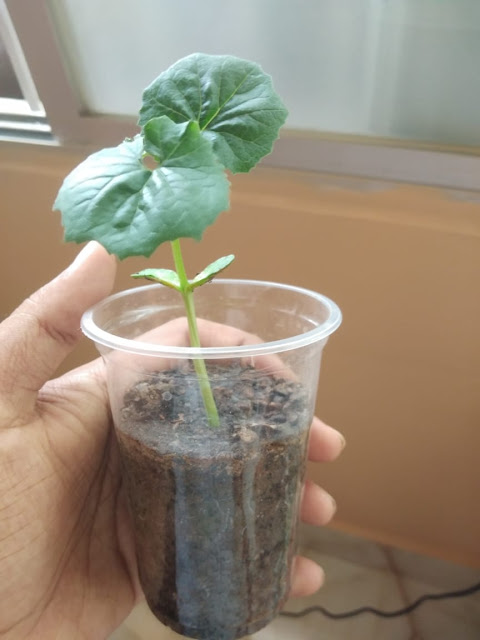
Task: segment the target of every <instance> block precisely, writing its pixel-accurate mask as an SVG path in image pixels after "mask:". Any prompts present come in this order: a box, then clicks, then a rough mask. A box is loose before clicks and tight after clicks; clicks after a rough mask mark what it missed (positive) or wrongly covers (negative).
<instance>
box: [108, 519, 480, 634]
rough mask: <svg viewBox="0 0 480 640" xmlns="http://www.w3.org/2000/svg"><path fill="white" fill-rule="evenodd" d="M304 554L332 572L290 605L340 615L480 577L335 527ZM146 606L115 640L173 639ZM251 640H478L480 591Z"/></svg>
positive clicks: (302, 623) (282, 628) (295, 621)
mask: <svg viewBox="0 0 480 640" xmlns="http://www.w3.org/2000/svg"><path fill="white" fill-rule="evenodd" d="M303 539H304V553H305V554H306V555H308V556H310V557H312V558H314V559H315V560H317V561H318V562H319V564H321V565H322V567H323V568H324V570H325V573H326V577H327V578H326V582H325V585H324V586H323V588H322V589H321V590H320V591H319V592H318V593H317V594H315V595H314V596H311V597H310V598H302V599H298V600H293V601H290V602H289V604H288V606H287V608H286V610H287V611H293V612H294V611H300V610H302V609H305V608H306V607H310V606H313V605H320V606H322V607H325V608H326V609H327V610H328V611H331V612H334V613H339V612H345V611H350V610H353V609H356V608H358V607H363V606H372V607H375V608H378V609H381V610H384V611H394V610H398V609H401V608H403V607H405V606H406V605H407V604H409V603H410V602H413V601H414V600H416V599H417V598H418V597H420V596H422V595H424V594H427V593H428V594H430V593H440V592H445V591H452V590H457V589H463V588H465V587H468V586H470V585H472V584H474V583H478V582H480V571H477V570H474V569H468V568H464V567H459V566H456V565H452V564H448V563H445V562H442V561H439V560H434V559H431V558H427V557H424V556H418V555H416V554H412V553H408V552H405V551H402V550H398V549H389V548H385V547H382V546H380V545H377V544H375V543H372V542H369V541H366V540H363V539H360V538H355V537H352V536H348V535H345V534H340V533H338V532H335V531H332V530H330V529H326V528H325V529H323V530H321V531H319V532H317V531H316V532H315V535H314V537H312V533H311V532H310V531H309V530H306V531H304V535H303ZM178 638H180V636H178V635H177V634H175V633H173V632H172V631H170V630H169V629H166V628H165V627H163V626H162V625H161V624H160V623H159V622H157V621H156V620H155V618H154V617H153V616H152V614H151V613H150V612H149V611H148V609H147V608H146V607H145V606H144V605H142V606H140V607H137V609H136V610H135V611H134V612H133V613H132V614H131V616H130V617H129V618H128V620H127V621H126V623H125V624H124V626H123V627H122V628H121V629H119V630H118V631H117V632H116V633H115V634H114V635H113V636H111V638H110V639H109V640H174V639H178ZM251 638H252V640H296V639H298V640H479V639H480V591H477V592H476V593H475V594H473V595H470V596H467V597H463V598H455V599H449V600H441V601H440V600H437V601H428V602H425V603H424V604H422V605H421V606H420V607H418V608H417V609H416V610H415V611H414V612H412V613H411V614H410V615H408V616H400V617H394V618H381V617H378V616H375V615H373V614H371V613H363V614H361V615H358V616H355V617H351V618H346V619H341V620H332V619H330V618H327V617H325V616H324V615H323V614H321V613H318V612H313V613H310V614H309V615H307V616H304V617H301V618H287V617H284V616H280V617H278V618H277V619H276V620H275V621H274V622H272V623H271V624H270V625H269V626H268V627H266V628H265V629H263V630H262V631H260V632H258V633H256V634H255V635H253V636H251Z"/></svg>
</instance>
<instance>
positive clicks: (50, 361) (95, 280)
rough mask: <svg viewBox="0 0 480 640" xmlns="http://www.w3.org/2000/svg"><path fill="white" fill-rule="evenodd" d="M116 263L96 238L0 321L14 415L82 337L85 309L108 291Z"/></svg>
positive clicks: (0, 387) (3, 376)
mask: <svg viewBox="0 0 480 640" xmlns="http://www.w3.org/2000/svg"><path fill="white" fill-rule="evenodd" d="M115 270H116V264H115V259H114V258H113V256H109V255H108V253H107V252H106V251H105V249H104V248H103V247H102V246H101V245H99V244H98V243H97V242H90V243H89V244H88V245H86V247H84V248H83V249H82V251H81V252H80V253H79V255H78V256H77V258H76V259H75V260H74V262H73V263H72V264H71V265H70V266H69V267H68V268H67V269H66V270H65V271H63V272H62V273H61V274H60V275H59V276H57V277H56V278H55V279H54V280H52V281H51V282H49V283H48V284H47V285H45V286H44V287H42V288H41V289H39V290H38V291H36V292H35V293H34V294H33V295H32V296H30V297H29V298H28V299H27V300H25V302H23V303H22V304H21V305H20V306H19V307H18V309H16V310H15V311H14V312H13V313H12V315H11V316H9V317H8V318H7V319H6V320H4V322H2V324H0V395H1V396H2V397H3V398H4V400H2V402H6V403H7V404H8V405H10V408H11V409H12V410H13V415H14V416H17V417H18V416H20V415H21V414H23V415H25V413H27V412H30V411H31V410H32V409H33V408H34V405H35V401H36V397H37V392H38V391H39V389H41V387H42V386H43V385H44V384H45V382H46V381H47V380H48V379H49V378H50V377H51V376H52V375H53V374H54V372H55V370H56V369H57V367H58V366H59V364H60V363H61V362H62V360H63V359H64V358H65V357H66V356H67V354H68V353H69V352H70V351H71V350H72V349H73V347H74V346H75V345H76V343H77V342H78V340H79V339H80V337H81V332H80V319H81V316H82V314H83V312H84V311H85V310H86V309H88V307H90V306H91V305H93V304H95V303H96V302H98V301H99V300H101V299H102V298H103V297H105V296H106V295H108V294H109V293H110V291H111V290H112V287H113V282H114V279H115Z"/></svg>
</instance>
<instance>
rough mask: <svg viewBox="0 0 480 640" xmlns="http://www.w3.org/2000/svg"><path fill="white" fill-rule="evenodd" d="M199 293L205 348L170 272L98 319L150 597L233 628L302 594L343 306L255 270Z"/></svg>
mask: <svg viewBox="0 0 480 640" xmlns="http://www.w3.org/2000/svg"><path fill="white" fill-rule="evenodd" d="M195 306H196V311H197V317H198V326H199V333H200V341H201V344H202V348H193V347H190V346H188V345H189V339H188V331H187V322H186V320H185V317H184V316H185V311H184V308H183V303H182V299H181V296H180V295H179V294H178V292H176V291H175V290H173V289H170V288H168V287H164V286H161V285H149V286H144V287H138V288H135V289H131V290H128V291H125V292H122V293H119V294H116V295H113V296H111V297H109V298H107V299H105V300H104V301H102V302H100V303H99V304H97V305H96V306H95V307H93V308H92V309H91V310H89V311H88V312H87V313H85V315H84V316H83V319H82V329H83V331H84V333H85V334H86V335H87V336H88V337H89V338H91V339H92V340H93V341H94V342H95V343H96V345H97V347H98V350H99V351H100V353H101V355H102V356H103V359H104V361H105V365H106V370H107V382H108V391H109V396H110V402H111V407H112V414H113V420H114V425H115V431H116V435H117V440H118V444H119V449H120V454H121V461H122V474H123V479H124V483H125V487H126V491H127V495H128V502H129V509H130V514H131V519H132V524H133V529H134V534H135V544H136V553H137V560H138V567H139V575H140V580H141V583H142V587H143V590H144V593H145V596H146V599H147V602H148V605H149V607H150V609H151V610H152V611H153V613H154V614H155V615H156V616H157V618H158V619H159V620H161V622H163V623H164V624H166V625H168V626H169V627H171V628H172V629H174V630H175V631H177V632H178V633H181V634H183V635H185V636H189V637H193V638H199V639H202V640H211V639H212V638H215V639H216V640H233V639H234V638H240V637H242V636H244V635H247V634H250V633H253V632H255V631H257V630H258V629H260V628H262V627H264V626H265V625H266V624H268V623H269V622H270V621H271V620H272V619H273V618H274V617H275V616H276V614H277V613H278V612H279V610H280V609H281V607H282V605H283V604H284V602H285V600H286V598H287V596H288V592H289V588H290V572H291V565H292V560H293V557H294V554H295V551H296V531H297V520H298V511H299V499H300V491H301V484H302V480H303V478H304V473H305V466H306V450H307V442H308V435H309V429H310V425H311V422H312V418H313V412H314V407H315V397H316V392H317V385H318V376H319V371H320V361H321V355H322V350H323V348H324V346H325V344H326V342H327V339H328V337H329V336H330V335H331V333H333V331H335V329H337V327H338V326H339V325H340V322H341V313H340V310H339V308H338V307H337V305H336V304H335V303H334V302H332V301H331V300H329V299H328V298H326V297H324V296H322V295H320V294H318V293H314V292H312V291H308V290H306V289H301V288H298V287H293V286H287V285H282V284H276V283H270V282H260V281H249V280H227V279H218V280H214V281H213V282H211V283H209V284H207V285H205V286H203V287H200V288H199V289H197V290H196V291H195ZM195 361H203V362H204V363H205V365H206V370H207V373H208V386H209V388H210V389H211V391H212V393H213V398H214V400H215V406H216V409H217V411H218V416H219V426H212V421H211V418H210V419H209V416H208V414H207V411H206V409H205V403H204V399H203V395H202V393H201V391H200V384H204V383H205V379H203V380H202V381H201V380H200V379H199V374H198V372H197V371H196V367H195ZM197 365H198V362H197Z"/></svg>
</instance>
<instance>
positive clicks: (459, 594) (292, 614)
mask: <svg viewBox="0 0 480 640" xmlns="http://www.w3.org/2000/svg"><path fill="white" fill-rule="evenodd" d="M476 591H480V582H477V583H476V584H474V585H472V586H471V587H467V588H466V589H460V590H459V591H446V592H444V593H430V594H426V595H424V596H421V597H420V598H418V600H415V601H414V602H412V603H411V604H409V605H408V606H407V607H404V608H403V609H397V610H396V611H382V610H381V609H375V608H374V607H359V608H358V609H352V611H344V612H343V613H332V612H331V611H328V610H327V609H325V608H324V607H321V606H315V607H308V608H307V609H302V611H282V612H281V614H280V615H282V616H285V617H287V618H301V617H303V616H306V615H308V614H309V613H313V612H315V611H316V612H318V613H322V614H323V615H324V616H326V617H327V618H332V619H333V620H341V619H344V618H353V617H354V616H358V615H360V614H362V613H373V614H374V615H376V616H380V617H381V618H396V617H398V616H404V615H407V614H408V613H411V612H412V611H413V610H414V609H416V608H417V607H419V606H420V605H421V604H423V603H424V602H426V601H427V600H446V599H448V598H463V597H464V596H469V595H471V594H472V593H475V592H476Z"/></svg>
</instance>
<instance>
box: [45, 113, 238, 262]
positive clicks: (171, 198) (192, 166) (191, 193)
mask: <svg viewBox="0 0 480 640" xmlns="http://www.w3.org/2000/svg"><path fill="white" fill-rule="evenodd" d="M145 151H148V153H149V154H151V155H152V156H154V158H155V160H156V162H157V163H158V165H157V166H156V167H155V168H154V169H149V168H147V167H146V166H145V165H144V163H143V157H144V155H145ZM228 193H229V183H228V179H227V177H226V175H225V172H224V170H223V167H222V166H221V165H220V164H219V162H218V161H217V159H216V157H215V155H214V153H213V151H212V149H211V145H210V144H209V143H208V142H207V141H206V140H205V139H204V138H203V136H202V134H201V133H200V130H199V127H198V124H197V123H195V122H188V123H182V124H176V123H174V122H172V121H171V120H170V119H169V118H167V117H166V116H162V117H159V118H155V119H153V120H151V121H150V122H149V123H148V124H147V125H146V126H145V127H144V130H143V137H142V136H136V137H135V138H134V139H133V140H126V141H125V142H123V143H122V144H120V145H119V146H118V147H114V148H110V149H104V150H102V151H99V152H97V153H94V154H93V155H91V156H89V157H88V158H87V159H86V160H85V161H84V162H82V163H81V164H80V165H79V166H78V167H76V168H75V169H74V170H73V171H72V172H71V173H70V174H69V175H68V176H67V178H66V179H65V181H64V183H63V185H62V187H61V188H60V191H59V193H58V196H57V199H56V201H55V205H54V208H55V209H59V210H60V211H61V212H62V221H63V225H64V227H65V239H66V240H67V241H69V240H73V241H75V242H84V241H86V240H97V241H98V242H100V243H101V244H102V245H103V246H104V247H105V248H106V249H107V250H108V251H109V252H110V253H114V254H116V255H117V256H118V257H119V258H126V257H127V256H132V255H144V256H149V255H151V254H152V253H153V251H155V249H156V248H157V247H158V245H160V244H161V243H162V242H165V241H168V240H176V239H177V238H182V237H189V238H195V239H197V240H199V239H200V238H201V237H202V234H203V232H204V230H205V228H206V227H207V226H208V225H210V224H212V223H213V222H214V221H215V220H216V218H217V216H218V215H219V214H220V213H221V212H222V211H224V210H225V209H227V208H228V205H229V202H228Z"/></svg>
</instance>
